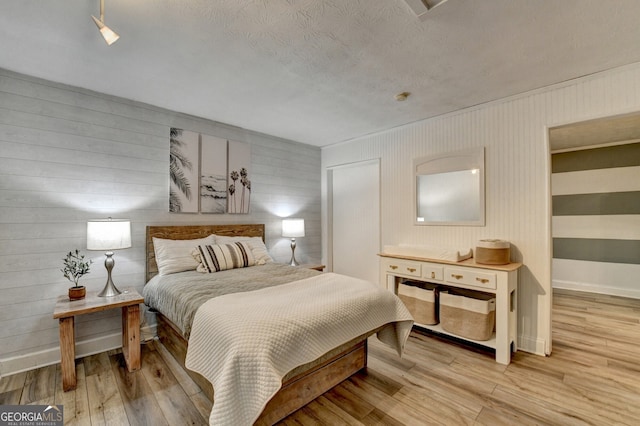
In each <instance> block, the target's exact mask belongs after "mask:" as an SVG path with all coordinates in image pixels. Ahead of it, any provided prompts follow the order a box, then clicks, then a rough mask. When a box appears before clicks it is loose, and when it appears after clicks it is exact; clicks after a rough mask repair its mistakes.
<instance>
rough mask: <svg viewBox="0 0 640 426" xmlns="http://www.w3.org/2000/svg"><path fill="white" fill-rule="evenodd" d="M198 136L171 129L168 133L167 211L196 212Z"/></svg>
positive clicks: (193, 133) (185, 131)
mask: <svg viewBox="0 0 640 426" xmlns="http://www.w3.org/2000/svg"><path fill="white" fill-rule="evenodd" d="M199 139H200V135H199V134H198V133H195V132H190V131H187V130H183V129H177V128H175V127H172V128H171V129H170V132H169V178H170V182H169V211H170V212H172V213H197V212H198V199H199V197H198V177H199V170H198V165H199V164H198V163H199V146H200V144H199Z"/></svg>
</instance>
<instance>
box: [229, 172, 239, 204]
mask: <svg viewBox="0 0 640 426" xmlns="http://www.w3.org/2000/svg"><path fill="white" fill-rule="evenodd" d="M229 177H230V178H231V180H232V181H233V183H232V184H231V185H229V195H231V198H232V200H233V204H232V207H233V208H230V209H229V210H230V213H236V212H237V211H238V205H237V203H236V181H237V180H238V178H239V177H240V176H239V175H238V172H237V171H236V170H234V171H232V172H231V173H230V174H229ZM229 202H231V201H229Z"/></svg>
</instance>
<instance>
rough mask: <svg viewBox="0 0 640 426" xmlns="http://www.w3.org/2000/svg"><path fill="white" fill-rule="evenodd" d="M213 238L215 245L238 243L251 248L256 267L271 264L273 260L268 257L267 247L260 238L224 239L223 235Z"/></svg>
mask: <svg viewBox="0 0 640 426" xmlns="http://www.w3.org/2000/svg"><path fill="white" fill-rule="evenodd" d="M215 237H216V243H217V244H229V243H236V242H239V241H241V242H244V243H247V244H248V245H249V247H250V248H251V252H252V253H253V257H254V258H255V259H256V265H264V264H265V263H272V262H273V258H272V257H271V256H270V255H269V252H268V251H267V247H266V246H265V245H264V242H263V241H262V238H260V237H226V236H224V235H215Z"/></svg>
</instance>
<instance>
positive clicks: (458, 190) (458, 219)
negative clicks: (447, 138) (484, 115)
mask: <svg viewBox="0 0 640 426" xmlns="http://www.w3.org/2000/svg"><path fill="white" fill-rule="evenodd" d="M413 172H414V181H413V182H414V194H415V197H414V209H413V212H414V223H415V224H416V225H468V226H484V224H485V221H484V211H485V209H484V198H485V197H484V192H485V188H484V148H473V149H468V150H464V151H457V152H452V153H447V154H440V155H435V156H430V157H423V158H418V159H415V160H414V161H413Z"/></svg>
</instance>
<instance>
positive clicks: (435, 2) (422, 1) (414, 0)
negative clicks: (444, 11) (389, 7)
mask: <svg viewBox="0 0 640 426" xmlns="http://www.w3.org/2000/svg"><path fill="white" fill-rule="evenodd" d="M404 1H405V2H406V3H407V4H408V5H409V7H410V8H411V10H413V13H415V14H416V15H417V16H418V18H420V19H421V20H424V19H425V18H426V17H427V12H428V11H430V10H431V9H433V8H434V7H436V6H439V5H441V4H442V3H444V2H446V1H447V0H404Z"/></svg>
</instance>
